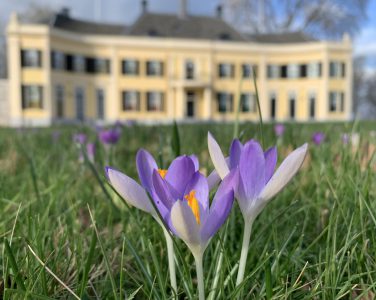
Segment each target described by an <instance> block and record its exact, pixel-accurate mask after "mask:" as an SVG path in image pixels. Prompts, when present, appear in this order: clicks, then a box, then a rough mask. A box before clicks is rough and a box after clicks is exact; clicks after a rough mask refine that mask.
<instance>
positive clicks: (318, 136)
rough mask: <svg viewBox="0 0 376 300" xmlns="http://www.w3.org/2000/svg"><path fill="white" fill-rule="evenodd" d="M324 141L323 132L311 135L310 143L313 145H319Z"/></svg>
mask: <svg viewBox="0 0 376 300" xmlns="http://www.w3.org/2000/svg"><path fill="white" fill-rule="evenodd" d="M324 140H325V133H323V132H320V131H318V132H315V133H314V134H313V135H312V142H313V143H314V144H315V145H321V144H322V143H323V142H324Z"/></svg>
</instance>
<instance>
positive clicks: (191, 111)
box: [186, 91, 195, 118]
mask: <svg viewBox="0 0 376 300" xmlns="http://www.w3.org/2000/svg"><path fill="white" fill-rule="evenodd" d="M186 117H187V118H194V117H195V93H194V92H192V91H189V92H187V93H186Z"/></svg>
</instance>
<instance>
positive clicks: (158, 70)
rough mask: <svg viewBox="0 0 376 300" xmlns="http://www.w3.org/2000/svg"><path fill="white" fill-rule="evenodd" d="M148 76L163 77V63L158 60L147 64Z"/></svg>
mask: <svg viewBox="0 0 376 300" xmlns="http://www.w3.org/2000/svg"><path fill="white" fill-rule="evenodd" d="M146 75H148V76H163V63H162V62H161V61H156V60H152V61H148V62H146Z"/></svg>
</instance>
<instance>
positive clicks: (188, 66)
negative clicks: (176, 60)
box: [185, 60, 195, 79]
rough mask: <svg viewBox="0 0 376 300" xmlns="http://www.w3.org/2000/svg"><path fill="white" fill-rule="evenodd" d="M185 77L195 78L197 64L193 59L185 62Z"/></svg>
mask: <svg viewBox="0 0 376 300" xmlns="http://www.w3.org/2000/svg"><path fill="white" fill-rule="evenodd" d="M185 78H186V79H194V78H195V64H194V63H193V61H191V60H187V61H186V62H185Z"/></svg>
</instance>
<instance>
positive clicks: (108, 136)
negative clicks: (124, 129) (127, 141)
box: [98, 127, 121, 145]
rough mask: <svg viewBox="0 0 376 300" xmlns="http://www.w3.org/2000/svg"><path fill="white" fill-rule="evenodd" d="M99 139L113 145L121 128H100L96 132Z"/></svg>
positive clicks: (119, 134)
mask: <svg viewBox="0 0 376 300" xmlns="http://www.w3.org/2000/svg"><path fill="white" fill-rule="evenodd" d="M98 136H99V139H100V141H101V142H102V143H103V144H105V145H115V144H116V143H117V142H118V141H119V139H120V137H121V130H119V128H117V127H116V128H110V129H107V130H106V129H101V130H100V131H99V133H98Z"/></svg>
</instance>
